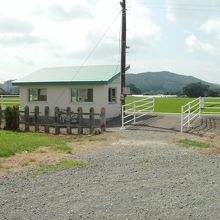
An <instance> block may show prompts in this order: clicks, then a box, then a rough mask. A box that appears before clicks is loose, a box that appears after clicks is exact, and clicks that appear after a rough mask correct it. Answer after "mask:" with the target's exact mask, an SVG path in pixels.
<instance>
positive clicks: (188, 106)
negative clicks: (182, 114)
mask: <svg viewBox="0 0 220 220" xmlns="http://www.w3.org/2000/svg"><path fill="white" fill-rule="evenodd" d="M187 126H188V127H190V103H189V106H188V125H187Z"/></svg>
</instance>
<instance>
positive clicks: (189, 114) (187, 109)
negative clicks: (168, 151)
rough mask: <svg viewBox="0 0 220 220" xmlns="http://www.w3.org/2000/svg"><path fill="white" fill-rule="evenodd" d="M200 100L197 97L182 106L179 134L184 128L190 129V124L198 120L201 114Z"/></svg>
mask: <svg viewBox="0 0 220 220" xmlns="http://www.w3.org/2000/svg"><path fill="white" fill-rule="evenodd" d="M201 100H202V98H201V97H199V98H197V99H194V100H193V101H191V102H189V103H187V104H186V105H183V106H182V109H181V132H183V129H184V127H186V126H187V127H190V125H191V123H192V122H193V121H195V120H196V119H197V118H200V114H201Z"/></svg>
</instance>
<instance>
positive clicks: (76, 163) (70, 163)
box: [27, 160, 87, 177]
mask: <svg viewBox="0 0 220 220" xmlns="http://www.w3.org/2000/svg"><path fill="white" fill-rule="evenodd" d="M86 164H87V162H86V161H85V160H62V161H59V162H57V163H53V164H46V165H40V166H39V167H37V168H36V169H34V170H32V171H31V172H29V173H28V174H27V176H31V177H35V176H37V175H40V174H43V173H48V172H53V171H56V170H65V169H70V168H76V167H84V166H85V165H86Z"/></svg>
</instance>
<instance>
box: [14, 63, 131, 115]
mask: <svg viewBox="0 0 220 220" xmlns="http://www.w3.org/2000/svg"><path fill="white" fill-rule="evenodd" d="M127 69H129V67H128V68H127ZM13 85H17V86H19V89H20V99H21V107H22V108H24V107H25V106H26V105H27V106H29V108H30V111H33V110H34V107H35V106H39V107H40V112H44V107H45V106H49V107H50V109H51V110H50V112H51V115H52V114H53V112H54V109H55V107H56V106H57V107H59V108H60V109H66V108H67V107H71V110H72V111H74V112H77V108H78V107H82V108H83V112H89V109H90V108H91V107H93V108H94V109H95V113H100V110H101V108H103V107H104V108H105V109H106V118H113V117H116V116H118V115H120V113H121V112H120V111H121V107H120V93H121V79H120V66H119V65H99V66H83V67H79V66H76V67H54V68H44V69H41V70H38V71H36V72H33V73H31V74H29V75H28V76H26V77H24V78H22V79H20V80H16V81H14V82H13Z"/></svg>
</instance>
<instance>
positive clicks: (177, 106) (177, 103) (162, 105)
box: [126, 97, 194, 113]
mask: <svg viewBox="0 0 220 220" xmlns="http://www.w3.org/2000/svg"><path fill="white" fill-rule="evenodd" d="M141 99H143V98H139V97H127V98H126V103H130V102H133V101H136V100H141ZM192 100H194V99H193V98H155V112H167V113H180V112H181V106H182V105H185V104H187V103H188V102H190V101H192Z"/></svg>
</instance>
